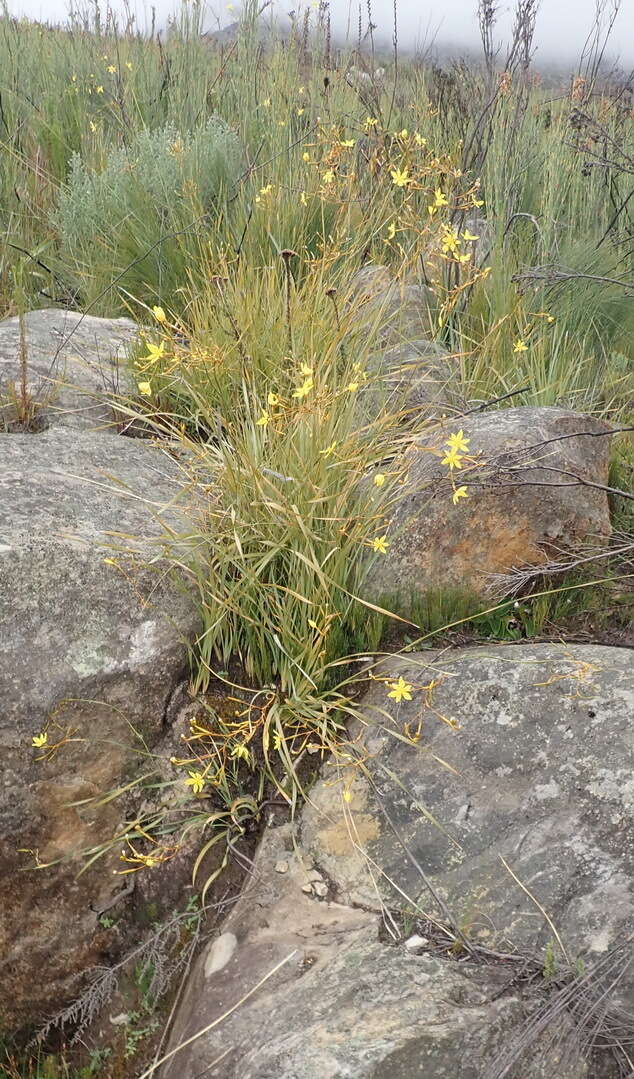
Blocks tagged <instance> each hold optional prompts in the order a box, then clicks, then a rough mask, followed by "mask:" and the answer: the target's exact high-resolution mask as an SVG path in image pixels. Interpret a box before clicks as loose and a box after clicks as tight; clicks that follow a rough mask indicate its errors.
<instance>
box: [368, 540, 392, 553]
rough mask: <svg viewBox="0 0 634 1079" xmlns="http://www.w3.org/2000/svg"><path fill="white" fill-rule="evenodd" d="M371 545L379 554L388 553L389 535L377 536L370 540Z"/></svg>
mask: <svg viewBox="0 0 634 1079" xmlns="http://www.w3.org/2000/svg"><path fill="white" fill-rule="evenodd" d="M370 546H371V548H372V550H373V551H377V552H378V554H387V549H388V547H389V546H390V544H389V541H388V538H387V536H375V537H374V539H373V540H372V541H371V542H370Z"/></svg>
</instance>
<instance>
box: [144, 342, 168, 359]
mask: <svg viewBox="0 0 634 1079" xmlns="http://www.w3.org/2000/svg"><path fill="white" fill-rule="evenodd" d="M145 344H146V346H147V356H146V357H145V359H146V360H149V361H150V363H156V361H157V360H162V359H163V353H164V352H165V341H161V343H160V345H153V344H152V342H151V341H146V342H145Z"/></svg>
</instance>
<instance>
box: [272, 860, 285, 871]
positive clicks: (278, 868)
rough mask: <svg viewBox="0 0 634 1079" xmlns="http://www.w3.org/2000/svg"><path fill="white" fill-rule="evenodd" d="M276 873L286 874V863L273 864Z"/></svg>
mask: <svg viewBox="0 0 634 1079" xmlns="http://www.w3.org/2000/svg"><path fill="white" fill-rule="evenodd" d="M275 872H276V873H288V862H283V861H279V862H276V863H275Z"/></svg>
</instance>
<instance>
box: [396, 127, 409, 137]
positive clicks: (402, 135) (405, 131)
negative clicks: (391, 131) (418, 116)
mask: <svg viewBox="0 0 634 1079" xmlns="http://www.w3.org/2000/svg"><path fill="white" fill-rule="evenodd" d="M408 135H409V131H408V130H407V128H406V127H404V128H403V130H402V131H399V133H398V138H399V139H406V138H407V137H408Z"/></svg>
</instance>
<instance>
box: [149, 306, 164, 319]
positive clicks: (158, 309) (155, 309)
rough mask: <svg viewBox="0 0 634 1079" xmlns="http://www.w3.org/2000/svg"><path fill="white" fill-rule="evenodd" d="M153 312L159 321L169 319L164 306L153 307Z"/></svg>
mask: <svg viewBox="0 0 634 1079" xmlns="http://www.w3.org/2000/svg"><path fill="white" fill-rule="evenodd" d="M152 314H153V315H154V318H155V319H156V321H157V322H165V321H166V319H167V315H166V314H165V312H164V310H163V308H162V307H153V308H152Z"/></svg>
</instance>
